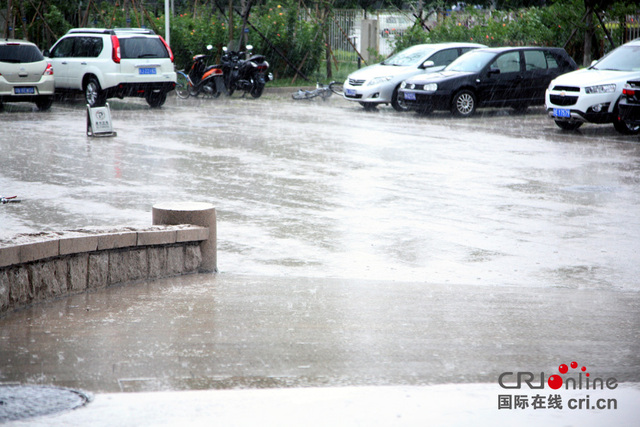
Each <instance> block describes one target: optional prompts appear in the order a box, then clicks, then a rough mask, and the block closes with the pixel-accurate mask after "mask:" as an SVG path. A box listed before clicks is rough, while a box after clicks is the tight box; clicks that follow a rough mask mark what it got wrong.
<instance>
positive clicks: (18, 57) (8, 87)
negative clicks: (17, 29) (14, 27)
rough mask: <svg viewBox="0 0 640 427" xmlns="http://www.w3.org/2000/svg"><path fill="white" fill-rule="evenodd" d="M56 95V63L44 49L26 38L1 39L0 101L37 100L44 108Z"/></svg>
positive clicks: (38, 104) (38, 105)
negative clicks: (44, 52) (46, 58)
mask: <svg viewBox="0 0 640 427" xmlns="http://www.w3.org/2000/svg"><path fill="white" fill-rule="evenodd" d="M53 95H54V80H53V67H52V66H51V64H50V63H49V62H48V61H47V60H45V58H44V56H42V52H40V49H38V47H37V46H36V45H35V44H33V43H31V42H28V41H25V40H9V39H6V40H0V104H1V103H2V102H3V101H7V102H35V104H36V106H37V107H38V109H39V110H42V111H44V110H48V109H49V107H51V104H52V102H53Z"/></svg>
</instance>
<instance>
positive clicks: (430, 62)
mask: <svg viewBox="0 0 640 427" xmlns="http://www.w3.org/2000/svg"><path fill="white" fill-rule="evenodd" d="M435 65H436V63H435V62H433V61H431V60H428V61H424V62H423V63H422V65H421V66H420V68H430V67H433V66H435Z"/></svg>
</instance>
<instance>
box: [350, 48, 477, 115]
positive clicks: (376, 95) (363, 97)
mask: <svg viewBox="0 0 640 427" xmlns="http://www.w3.org/2000/svg"><path fill="white" fill-rule="evenodd" d="M480 47H485V46H483V45H481V44H476V43H436V44H420V45H416V46H412V47H410V48H408V49H405V50H403V51H401V52H399V53H397V54H395V55H393V56H391V57H389V58H387V59H385V60H384V61H382V62H381V63H379V64H375V65H371V66H368V67H365V68H362V69H360V70H358V71H356V72H354V73H351V74H350V75H349V77H347V80H346V81H345V82H344V97H345V99H348V100H349V101H357V102H359V103H360V104H361V105H362V106H363V107H364V108H365V109H367V110H370V109H374V108H376V106H377V105H378V104H391V106H392V107H393V108H394V109H395V110H397V111H405V110H406V108H405V107H404V106H403V105H402V101H401V100H400V101H399V100H398V89H399V88H400V84H401V83H402V82H403V81H404V80H406V79H408V78H409V77H413V76H415V75H418V74H423V73H432V72H436V71H441V70H442V69H444V67H446V66H447V65H449V64H450V63H451V62H453V60H454V59H456V58H458V57H459V56H460V55H462V54H464V53H467V52H469V51H470V50H473V49H478V48H480Z"/></svg>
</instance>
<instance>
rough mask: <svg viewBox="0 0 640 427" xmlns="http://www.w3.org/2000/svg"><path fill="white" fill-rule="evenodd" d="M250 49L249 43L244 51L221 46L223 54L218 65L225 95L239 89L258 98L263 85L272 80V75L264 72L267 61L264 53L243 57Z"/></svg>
mask: <svg viewBox="0 0 640 427" xmlns="http://www.w3.org/2000/svg"><path fill="white" fill-rule="evenodd" d="M252 49H253V46H251V45H247V50H246V52H242V51H230V50H228V49H227V48H226V47H223V48H222V50H223V52H224V54H223V55H222V62H221V64H220V65H221V68H222V71H223V75H224V77H223V79H224V84H225V89H226V94H227V95H229V96H231V95H232V94H233V92H234V91H236V90H241V91H243V92H244V93H247V92H249V94H250V95H251V96H252V97H254V98H260V96H261V95H262V91H263V90H264V86H265V85H266V84H267V82H268V81H271V80H273V75H272V74H271V73H269V74H267V73H266V72H267V69H269V63H268V62H267V60H266V58H265V57H264V55H252V56H251V57H249V59H244V58H245V57H246V56H247V54H248V53H249V52H251V50H252Z"/></svg>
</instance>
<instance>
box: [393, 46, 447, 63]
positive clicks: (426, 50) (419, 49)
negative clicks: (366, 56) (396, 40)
mask: <svg viewBox="0 0 640 427" xmlns="http://www.w3.org/2000/svg"><path fill="white" fill-rule="evenodd" d="M434 51H435V49H434V48H432V47H424V46H414V47H410V48H409V49H405V50H403V51H402V52H399V53H396V54H395V55H393V56H390V57H389V58H387V59H385V60H384V61H382V62H381V64H382V65H394V66H396V67H410V66H412V65H420V64H421V60H422V58H424V57H426V56H429V55H430V54H431V53H432V52H434Z"/></svg>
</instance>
